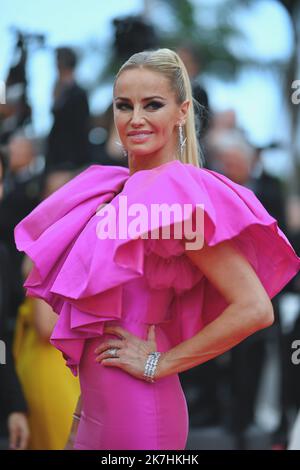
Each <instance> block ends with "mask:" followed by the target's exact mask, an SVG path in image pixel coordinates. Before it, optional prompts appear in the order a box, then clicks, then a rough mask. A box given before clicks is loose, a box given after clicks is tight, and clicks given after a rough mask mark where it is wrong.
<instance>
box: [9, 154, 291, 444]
mask: <svg viewBox="0 0 300 470" xmlns="http://www.w3.org/2000/svg"><path fill="white" fill-rule="evenodd" d="M120 196H127V207H130V206H131V205H132V204H135V203H138V204H142V205H143V207H146V208H147V209H148V214H150V213H151V205H152V204H153V203H156V204H164V203H165V204H169V205H171V204H174V203H179V204H180V205H182V206H183V205H184V204H189V205H191V206H192V212H191V213H190V215H189V216H187V217H191V216H192V217H193V216H194V215H195V209H196V205H199V204H202V205H203V206H202V207H203V208H204V225H203V226H204V239H205V241H206V243H207V244H208V245H210V246H213V245H216V244H217V243H220V242H222V241H224V240H228V239H230V240H231V241H232V243H233V244H234V246H235V247H236V248H237V249H238V250H240V251H241V252H242V254H243V255H244V256H245V257H246V259H247V260H248V261H249V263H250V264H251V265H252V267H253V268H254V270H255V271H256V273H257V276H258V277H259V279H260V281H261V282H262V284H263V286H264V288H265V289H266V291H267V293H268V295H269V297H270V298H272V297H273V296H275V295H276V294H277V293H278V292H279V291H280V290H281V289H282V288H283V287H284V286H285V285H286V284H287V283H288V282H289V281H290V280H291V279H292V278H293V277H294V276H295V275H296V273H297V272H298V271H299V269H300V258H299V257H298V256H297V255H296V253H295V251H294V249H293V247H292V246H291V244H290V243H289V241H288V239H287V238H286V236H285V235H284V233H283V232H282V231H281V230H280V228H279V227H278V225H277V221H276V219H274V218H273V217H272V216H271V215H270V214H269V213H268V212H267V211H266V209H265V208H264V207H263V206H262V204H261V203H260V202H259V200H258V199H257V198H256V196H255V195H254V193H253V192H252V191H251V190H249V189H247V188H245V187H243V186H241V185H239V184H236V183H234V182H232V181H231V180H230V179H228V178H227V177H225V176H223V175H221V174H219V173H218V172H215V171H212V170H208V169H205V168H197V167H195V166H193V165H191V164H184V163H181V162H180V161H178V160H174V161H171V162H167V163H164V164H162V165H160V166H158V167H156V168H152V169H150V170H140V171H138V172H136V173H134V174H133V175H131V176H130V175H129V170H128V169H127V168H124V167H119V166H115V167H113V166H102V165H91V166H90V167H89V168H87V169H86V170H84V171H82V172H81V173H80V174H79V175H77V176H76V177H75V178H73V179H72V180H71V181H69V182H68V183H67V184H65V185H64V186H63V187H61V188H60V189H58V190H57V191H56V192H55V193H53V194H52V195H51V196H49V197H48V198H47V199H45V200H44V201H43V202H41V203H40V204H39V205H38V206H37V207H36V208H35V209H34V210H33V211H32V212H31V213H30V214H29V215H28V216H27V217H25V218H24V219H23V220H22V221H21V222H20V223H19V224H18V225H17V226H16V227H15V241H16V246H17V248H18V250H20V251H24V252H25V253H26V254H27V255H28V256H29V257H30V258H31V259H32V261H33V263H34V267H33V268H32V271H31V273H30V274H29V276H28V277H27V279H26V281H25V284H24V287H25V288H26V289H27V290H26V294H27V295H29V296H34V297H39V298H42V299H44V300H45V301H46V302H47V303H48V304H50V305H51V306H52V308H53V310H54V311H55V312H56V313H57V315H59V318H58V321H57V324H56V326H55V328H54V331H53V334H52V336H51V339H50V341H51V343H52V344H53V345H54V346H55V347H56V348H57V349H59V350H60V351H61V352H62V353H63V356H64V358H65V360H66V365H67V366H68V367H69V368H70V369H71V371H72V373H73V374H74V375H77V374H78V373H79V379H80V385H81V395H82V418H81V421H80V424H79V428H78V433H77V437H76V442H75V448H76V449H95V450H99V449H105V450H107V449H109V450H111V449H136V450H137V449H144V450H150V449H161V450H167V449H184V448H185V446H186V442H187V437H188V428H189V417H188V408H187V403H186V399H185V396H184V393H183V390H182V387H181V384H180V380H179V376H178V374H172V375H169V376H167V377H164V378H161V379H160V380H157V381H156V382H155V383H149V382H146V381H144V380H141V379H137V378H135V377H133V376H132V375H130V374H129V373H127V372H125V371H123V370H122V369H120V368H118V367H109V366H107V365H106V366H104V365H102V364H101V363H96V362H95V353H94V349H95V348H96V347H97V346H98V345H100V343H101V341H103V340H104V339H107V338H116V337H115V336H113V335H111V334H110V335H109V334H105V333H103V327H104V325H105V324H106V323H108V322H109V323H112V324H118V325H121V326H122V327H123V328H125V329H127V330H128V331H130V332H131V333H133V334H135V335H137V336H139V337H140V338H143V339H146V338H147V333H148V328H149V325H152V324H155V325H156V340H157V345H158V348H157V349H158V351H162V352H164V351H167V350H169V349H170V348H172V347H173V346H175V345H176V344H178V343H180V342H182V341H184V340H186V339H188V338H191V337H192V336H194V335H195V334H196V333H197V332H199V331H200V330H201V329H202V328H203V327H204V326H205V325H207V324H208V323H210V322H211V321H213V320H214V319H215V318H217V317H218V316H219V315H220V314H221V313H222V311H223V310H224V309H225V308H226V306H227V305H228V304H227V303H226V301H225V299H224V298H223V297H222V295H221V294H220V293H219V292H218V291H217V290H216V289H215V287H214V286H213V285H212V284H211V283H210V282H209V281H208V280H207V279H206V278H205V276H204V275H203V274H202V273H201V271H200V270H199V269H198V268H197V267H196V266H195V265H194V264H193V263H192V262H191V261H190V259H189V258H188V257H187V256H186V255H185V247H184V244H183V240H181V239H178V238H175V236H174V232H173V231H172V230H171V231H170V232H171V234H173V236H172V237H171V238H170V239H164V238H162V237H159V238H158V239H154V238H151V237H150V236H149V238H148V239H147V238H145V237H144V236H140V237H136V236H134V237H131V236H129V234H128V232H127V234H126V235H125V236H124V234H123V235H122V236H117V237H115V238H111V237H110V238H104V237H102V238H100V237H99V231H98V228H99V226H98V223H99V220H100V219H101V217H100V214H101V211H100V212H99V213H98V214H97V213H96V211H97V209H98V207H99V206H100V205H101V204H107V206H106V207H108V206H113V208H114V210H115V213H116V214H117V215H119V214H120V205H119V203H120ZM184 217H185V216H180V214H179V215H178V213H176V214H175V215H174V217H173V219H172V223H170V227H173V228H174V225H173V224H175V223H179V222H182V221H183V218H184ZM116 220H117V221H118V217H117V218H116ZM151 223H152V222H151ZM163 225H164V222H161V221H157V222H156V226H155V223H154V226H153V223H152V225H151V228H152V229H155V228H156V229H158V230H160V228H161V227H162V226H163ZM119 228H120V226H118V222H117V229H119ZM146 232H147V230H146ZM146 232H145V233H146ZM118 233H119V232H118V231H117V234H118ZM148 235H149V232H148Z"/></svg>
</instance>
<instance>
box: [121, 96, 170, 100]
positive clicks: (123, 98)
mask: <svg viewBox="0 0 300 470" xmlns="http://www.w3.org/2000/svg"><path fill="white" fill-rule="evenodd" d="M154 98H159V99H160V100H164V101H166V98H163V97H162V96H147V98H143V99H142V101H148V100H153V99H154ZM115 100H124V101H130V99H129V98H126V97H124V96H117V97H116V98H115Z"/></svg>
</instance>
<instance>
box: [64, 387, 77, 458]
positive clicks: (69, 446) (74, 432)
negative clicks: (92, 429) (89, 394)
mask: <svg viewBox="0 0 300 470" xmlns="http://www.w3.org/2000/svg"><path fill="white" fill-rule="evenodd" d="M74 414H75V415H77V416H80V415H81V395H80V396H79V398H78V402H77V405H76V409H75V411H74ZM79 422H80V421H79V419H77V418H74V417H73V421H72V427H71V430H70V434H69V438H68V441H67V443H66V445H65V448H64V450H74V447H73V446H74V442H75V439H76V435H77V428H78V425H79Z"/></svg>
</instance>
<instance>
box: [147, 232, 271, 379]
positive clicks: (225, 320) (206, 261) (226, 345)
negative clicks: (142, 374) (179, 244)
mask: <svg viewBox="0 0 300 470" xmlns="http://www.w3.org/2000/svg"><path fill="white" fill-rule="evenodd" d="M187 241H188V240H187ZM185 253H186V255H187V256H188V257H189V258H190V260H191V261H192V262H193V263H194V264H195V265H196V266H197V267H198V268H199V269H200V270H201V271H202V272H203V274H204V276H206V278H207V279H208V280H209V281H210V282H211V283H212V284H213V285H214V286H215V287H216V288H217V289H218V291H219V292H220V293H221V294H222V295H223V296H224V298H225V299H226V301H227V302H228V304H229V305H228V307H227V308H226V309H225V310H224V311H223V312H222V314H221V315H220V316H219V317H218V318H217V319H216V320H214V321H212V322H211V323H209V324H208V325H206V326H205V327H204V328H203V329H202V330H201V331H199V333H197V334H196V335H195V336H193V337H192V338H190V339H188V340H186V341H183V342H182V343H180V344H178V345H177V346H175V347H174V348H172V349H170V350H169V351H167V352H165V353H163V355H162V356H161V358H160V360H159V362H158V365H157V369H156V378H157V379H158V378H162V377H164V376H167V375H170V374H174V373H178V372H183V371H185V370H187V369H191V368H192V367H195V366H197V365H199V364H202V363H203V362H206V361H209V360H210V359H212V358H214V357H216V356H218V355H220V354H222V353H224V352H225V351H228V350H229V349H231V348H232V347H233V346H235V345H236V344H238V343H240V342H241V341H242V340H243V339H245V338H246V337H248V336H250V335H251V334H253V333H255V332H256V331H258V330H260V329H263V328H266V327H268V326H270V325H272V323H273V322H274V311H273V306H272V303H271V300H270V298H269V296H268V294H267V292H266V291H265V289H264V287H263V285H262V284H261V282H260V280H259V278H258V277H257V275H256V273H255V271H254V269H253V268H252V266H251V265H250V264H249V263H248V261H247V260H246V259H245V258H244V256H243V255H242V254H241V253H240V252H239V251H237V250H236V249H235V248H234V247H233V246H232V244H231V243H230V241H228V240H226V241H224V242H221V243H219V244H217V245H215V246H213V247H209V246H208V245H204V246H203V248H201V249H200V250H197V251H196V250H186V252H185Z"/></svg>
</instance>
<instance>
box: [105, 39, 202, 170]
mask: <svg viewBox="0 0 300 470" xmlns="http://www.w3.org/2000/svg"><path fill="white" fill-rule="evenodd" d="M136 68H145V69H148V70H151V71H154V72H160V73H161V74H163V75H164V76H165V77H166V78H167V79H168V80H169V83H170V86H171V89H172V91H174V92H175V97H176V102H177V104H178V105H180V104H182V103H183V102H184V101H185V100H189V101H190V105H189V108H188V112H187V118H186V122H185V124H184V126H182V127H183V131H184V135H185V137H186V144H185V146H184V151H183V154H182V156H181V155H180V152H179V154H178V155H179V156H178V160H180V161H181V162H182V163H190V164H192V165H194V166H196V167H203V162H202V154H201V148H200V146H199V142H198V138H197V132H199V131H197V130H196V119H195V112H194V105H195V106H199V108H200V107H201V105H200V104H199V103H198V102H197V101H196V100H195V99H194V98H193V94H192V87H191V82H190V78H189V76H188V72H187V70H186V67H185V65H184V63H183V61H182V60H181V58H180V57H179V55H178V54H177V53H176V52H175V51H172V50H171V49H167V48H161V49H155V50H146V51H142V52H138V53H136V54H133V55H132V56H131V57H130V58H129V59H128V60H127V61H126V62H125V63H124V64H123V65H122V66H121V68H120V70H119V72H118V73H117V75H116V77H115V80H114V86H115V84H116V81H117V79H118V77H119V76H120V75H121V73H122V72H124V71H125V70H132V69H136ZM197 125H198V129H199V123H198V122H197Z"/></svg>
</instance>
